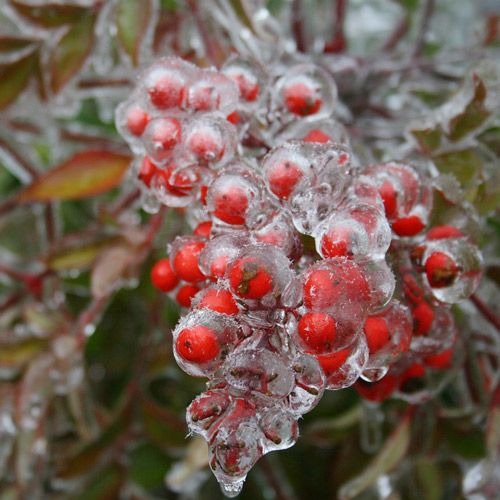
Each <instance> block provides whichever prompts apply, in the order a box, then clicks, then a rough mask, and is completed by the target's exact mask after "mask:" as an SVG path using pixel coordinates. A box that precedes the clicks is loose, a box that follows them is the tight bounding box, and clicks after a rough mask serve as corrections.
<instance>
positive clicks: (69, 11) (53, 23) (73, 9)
mask: <svg viewBox="0 0 500 500" xmlns="http://www.w3.org/2000/svg"><path fill="white" fill-rule="evenodd" d="M9 2H10V4H11V5H12V6H13V7H14V9H15V10H16V11H17V13H18V14H20V15H21V16H22V17H25V18H26V19H29V20H30V21H31V22H33V23H35V24H39V25H41V26H43V27H45V28H55V27H57V26H62V25H64V24H68V23H73V22H75V21H77V20H78V19H80V18H81V17H82V16H83V15H84V14H85V12H87V11H88V8H85V7H80V6H74V5H61V4H59V3H56V2H45V3H44V4H43V5H40V4H35V5H32V4H30V3H25V2H21V1H19V0H9Z"/></svg>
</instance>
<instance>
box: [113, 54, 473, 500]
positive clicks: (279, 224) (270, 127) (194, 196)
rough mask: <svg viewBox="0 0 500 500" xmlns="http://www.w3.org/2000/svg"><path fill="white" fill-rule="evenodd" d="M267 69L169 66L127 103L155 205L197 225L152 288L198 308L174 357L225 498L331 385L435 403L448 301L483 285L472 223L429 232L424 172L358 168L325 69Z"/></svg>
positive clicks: (155, 69)
mask: <svg viewBox="0 0 500 500" xmlns="http://www.w3.org/2000/svg"><path fill="white" fill-rule="evenodd" d="M272 71H274V74H271V73H267V72H266V71H264V70H263V69H262V68H261V67H259V65H258V64H256V63H253V62H252V61H248V60H244V59H241V58H233V59H231V60H229V61H228V62H227V63H226V64H225V65H224V67H223V68H222V70H221V71H215V70H206V69H198V68H196V67H194V66H193V65H191V64H189V63H187V62H185V61H182V60H180V59H177V58H169V59H163V60H160V61H158V62H157V63H155V64H154V65H153V66H152V67H151V68H149V69H148V70H147V71H146V72H145V73H144V74H143V75H142V76H141V78H140V79H139V83H138V85H137V88H136V90H135V92H134V94H133V95H132V96H131V98H130V99H129V100H128V101H126V102H125V103H123V104H122V105H121V106H120V107H119V109H118V111H117V123H118V127H119V129H120V131H121V133H122V134H123V136H124V137H125V138H126V139H127V140H128V141H129V143H130V145H131V147H132V149H133V150H134V152H135V153H136V154H137V156H138V160H137V164H136V165H135V171H136V174H137V178H138V183H139V185H140V186H141V188H142V190H143V195H144V206H145V208H147V209H149V210H154V209H155V208H156V207H157V206H159V204H164V205H167V206H170V207H187V209H186V212H187V216H188V217H189V220H190V222H191V223H192V224H193V226H195V229H194V231H193V234H192V235H187V236H180V237H177V238H176V239H175V241H174V242H173V243H172V244H171V245H170V246H169V256H168V258H165V259H162V260H160V261H159V262H157V263H156V265H155V266H154V268H153V270H152V281H153V283H154V284H155V286H156V287H158V288H159V289H160V290H162V291H164V292H168V293H171V294H172V296H173V297H175V299H176V300H177V301H178V302H179V304H180V305H182V306H184V307H186V308H189V312H188V313H187V314H186V315H185V316H184V317H183V318H182V319H181V320H180V321H179V323H178V325H177V327H176V328H175V330H174V331H173V337H174V354H175V358H176V360H177V362H178V364H179V366H180V367H181V368H182V369H183V370H185V371H186V372H187V373H189V374H191V375H193V376H196V377H207V378H208V379H209V381H208V383H207V391H206V392H205V393H203V394H202V395H200V396H198V397H197V398H196V399H195V400H194V401H193V402H192V404H191V405H190V406H189V408H188V416H187V420H188V425H189V428H190V429H191V431H193V432H196V433H199V434H202V435H203V436H204V437H205V438H206V440H207V441H208V443H209V449H210V466H211V468H212V470H213V471H214V473H215V475H216V477H217V479H218V480H219V481H220V483H221V485H222V487H223V489H224V491H225V492H226V494H228V495H233V494H236V493H237V492H238V491H239V490H240V489H241V486H242V483H243V481H244V479H245V477H246V475H247V473H248V471H249V470H250V468H251V467H252V466H253V465H254V463H255V462H256V461H257V460H258V458H259V457H261V456H262V455H263V454H265V453H267V452H269V451H272V450H277V449H283V448H287V447H289V446H291V445H293V444H294V442H295V441H296V439H297V437H298V425H297V419H298V418H299V417H300V416H301V415H303V414H304V413H306V412H308V411H310V410H311V409H312V408H314V406H315V405H316V404H317V403H318V401H319V399H320V398H321V396H322V393H323V391H324V390H325V389H330V390H336V389H341V388H344V387H348V386H351V385H353V384H354V383H355V382H356V381H357V380H358V378H360V377H361V379H362V380H363V381H364V382H358V383H357V384H356V386H357V387H358V389H359V391H360V392H361V394H363V395H364V396H365V397H366V398H368V399H371V400H375V401H381V400H383V399H385V398H386V397H388V396H389V395H390V394H392V393H393V392H395V391H397V394H398V395H400V396H401V397H406V398H409V399H410V400H412V401H418V400H422V399H425V398H426V397H429V396H430V395H431V394H432V388H433V387H434V388H435V386H436V384H434V386H433V385H432V383H431V382H432V380H433V377H434V374H435V373H436V372H444V371H443V368H449V367H450V366H451V365H452V364H453V362H454V359H455V363H456V362H457V361H456V358H457V356H458V355H454V346H455V345H456V337H457V336H456V327H455V323H454V319H453V316H452V314H451V312H450V304H452V303H454V302H457V301H460V300H463V299H465V298H467V297H468V296H469V295H470V294H471V293H472V292H473V290H474V289H475V287H476V286H477V284H478V282H479V280H480V277H481V265H482V260H481V255H480V253H479V251H478V249H477V247H476V246H475V245H474V244H473V243H472V242H471V241H470V239H469V238H468V237H467V232H466V229H467V227H466V226H467V220H466V219H465V218H463V217H462V218H460V217H457V218H456V221H452V222H453V224H452V223H448V224H441V225H438V226H435V227H432V228H431V227H429V221H430V219H431V215H432V205H433V189H432V184H431V181H430V180H429V179H428V178H427V177H425V176H424V175H423V174H422V173H420V172H418V171H417V170H416V169H415V168H412V167H411V166H409V165H407V164H403V163H400V162H391V163H386V164H382V165H377V166H372V167H368V168H361V167H360V166H357V165H353V163H355V162H354V160H353V158H352V155H351V152H350V150H349V147H348V141H347V138H346V134H345V130H344V129H343V127H342V126H341V125H340V124H338V123H336V122H335V121H334V120H333V119H332V118H331V114H332V111H333V109H334V106H335V102H336V99H337V96H336V87H335V84H334V82H333V80H332V78H331V76H330V75H329V74H328V73H327V72H326V71H325V70H324V69H321V68H319V67H317V66H315V65H313V64H297V65H294V66H282V65H280V64H277V65H276V67H275V68H272ZM426 377H427V378H429V380H430V381H427V379H426ZM434 378H435V377H434ZM438 378H439V377H438ZM441 378H442V377H441ZM415 380H417V381H418V382H419V383H420V385H419V383H415ZM409 382H411V384H410V386H411V387H410V390H407V388H408V385H409ZM412 384H413V385H412Z"/></svg>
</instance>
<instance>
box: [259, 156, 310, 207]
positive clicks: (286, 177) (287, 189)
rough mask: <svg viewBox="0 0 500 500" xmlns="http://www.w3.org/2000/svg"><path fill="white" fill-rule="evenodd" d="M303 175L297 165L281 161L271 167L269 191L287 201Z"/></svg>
mask: <svg viewBox="0 0 500 500" xmlns="http://www.w3.org/2000/svg"><path fill="white" fill-rule="evenodd" d="M303 175H304V173H303V172H302V170H301V169H300V167H299V166H298V165H297V164H296V163H293V162H291V161H287V160H283V161H279V162H277V163H275V164H274V165H271V167H270V168H269V170H268V172H267V180H268V182H269V189H270V190H271V191H272V192H273V193H274V194H275V195H276V196H278V198H282V199H284V200H286V199H287V198H288V197H289V196H290V195H291V194H292V191H293V190H294V189H295V186H296V185H297V183H298V182H299V181H300V179H301V178H302V176H303Z"/></svg>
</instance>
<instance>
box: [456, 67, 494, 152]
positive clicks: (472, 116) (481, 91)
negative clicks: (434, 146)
mask: <svg viewBox="0 0 500 500" xmlns="http://www.w3.org/2000/svg"><path fill="white" fill-rule="evenodd" d="M472 84H473V87H474V95H473V97H472V99H471V100H470V102H469V103H468V104H467V106H466V107H465V109H464V111H463V112H462V113H460V114H459V115H457V116H455V117H454V118H453V119H452V120H450V123H449V130H450V132H449V134H448V136H449V138H450V140H451V141H453V142H456V141H459V140H460V139H462V138H463V137H465V136H466V135H467V134H469V133H470V132H472V131H474V130H476V129H477V128H478V127H480V126H481V125H482V124H483V123H484V122H485V120H486V119H487V118H488V116H490V114H491V113H490V111H489V110H488V109H486V107H485V106H484V101H485V99H486V93H487V90H486V86H485V85H484V82H483V80H482V79H481V78H480V77H479V76H478V75H476V74H474V75H473V76H472Z"/></svg>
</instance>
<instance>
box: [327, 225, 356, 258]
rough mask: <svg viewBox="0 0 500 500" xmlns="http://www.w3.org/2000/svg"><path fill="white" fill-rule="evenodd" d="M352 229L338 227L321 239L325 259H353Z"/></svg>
mask: <svg viewBox="0 0 500 500" xmlns="http://www.w3.org/2000/svg"><path fill="white" fill-rule="evenodd" d="M350 235H351V229H350V228H349V227H347V226H337V227H336V228H334V229H332V230H331V231H328V232H327V233H326V234H325V235H324V236H323V237H322V238H321V253H322V254H323V256H324V257H347V258H349V257H352V255H353V253H352V251H351V237H350Z"/></svg>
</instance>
